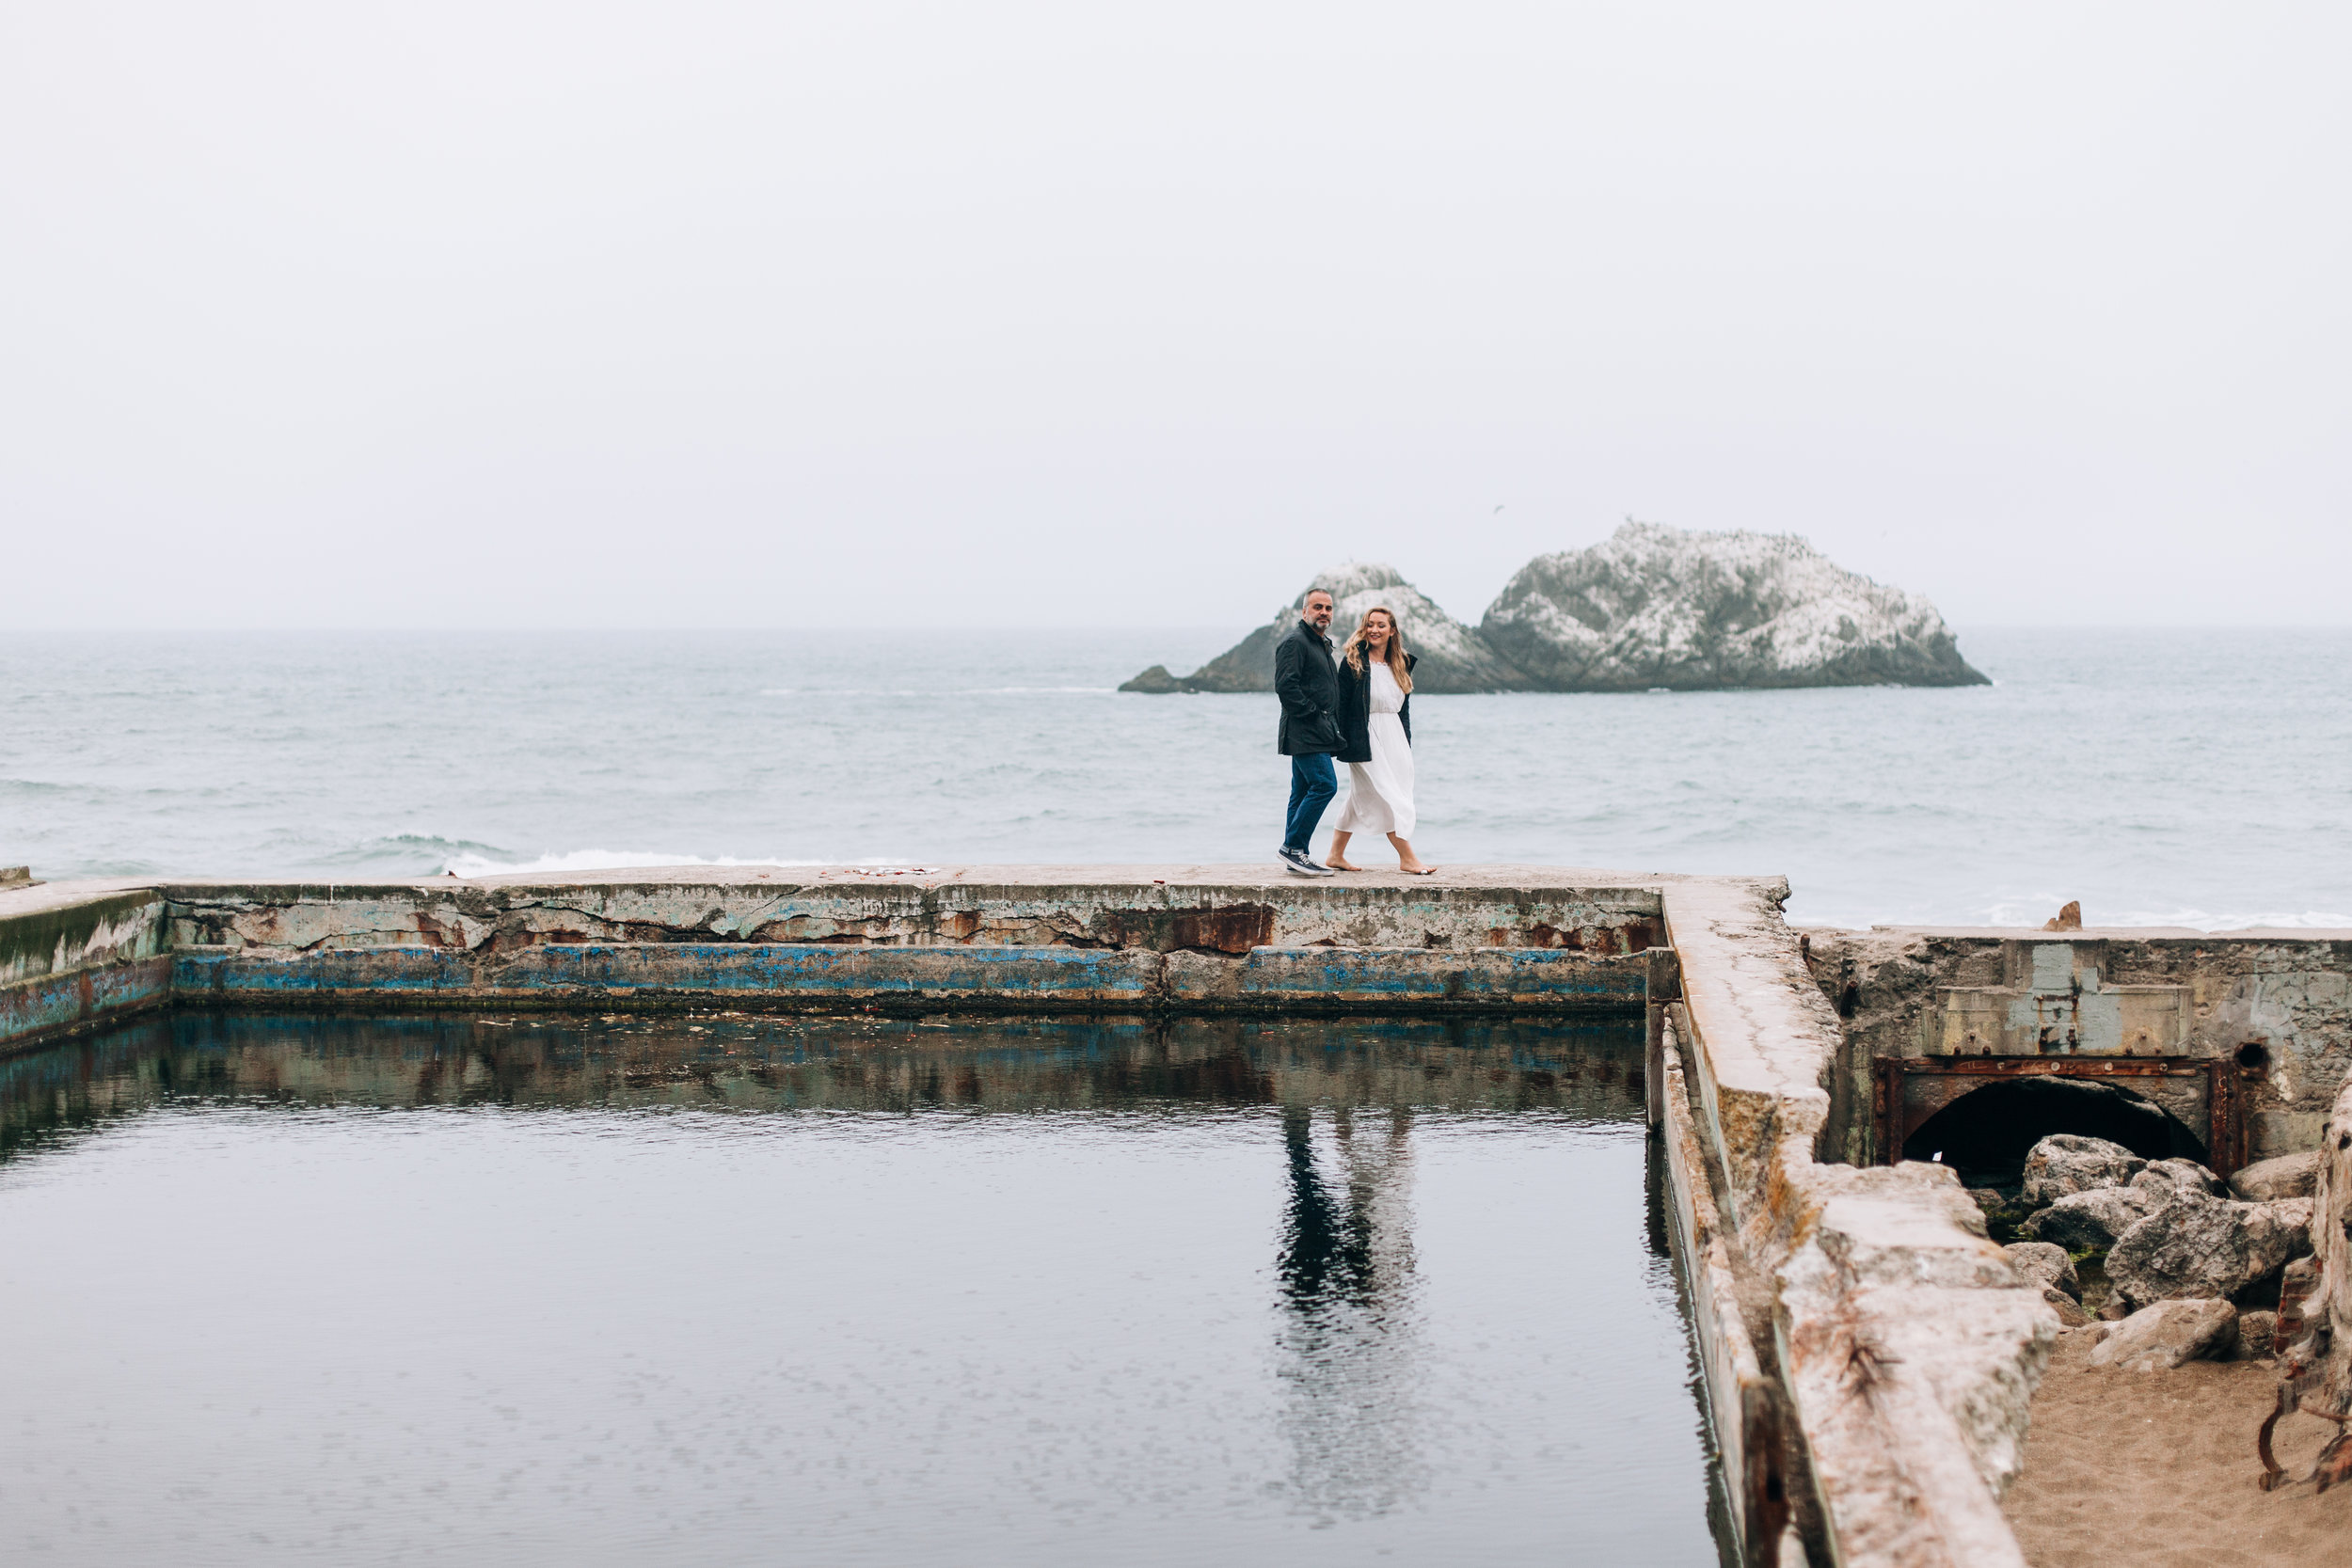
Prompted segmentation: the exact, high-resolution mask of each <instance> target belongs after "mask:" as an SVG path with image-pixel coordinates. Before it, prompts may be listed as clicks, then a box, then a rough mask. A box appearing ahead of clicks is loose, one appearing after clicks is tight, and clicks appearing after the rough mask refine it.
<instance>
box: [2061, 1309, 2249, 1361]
mask: <svg viewBox="0 0 2352 1568" xmlns="http://www.w3.org/2000/svg"><path fill="white" fill-rule="evenodd" d="M2236 1348H2237V1308H2236V1307H2233V1306H2231V1305H2230V1304H2229V1303H2228V1302H2226V1301H2214V1300H2211V1299H2201V1300H2180V1301H2162V1302H2158V1303H2157V1304H2156V1305H2154V1306H2153V1307H2147V1308H2146V1309H2144V1310H2142V1311H2138V1312H2135V1313H2133V1314H2132V1315H2131V1316H2130V1317H2128V1318H2125V1319H2124V1320H2123V1321H2122V1323H2117V1324H2116V1325H2115V1326H2114V1327H2113V1328H2110V1329H2108V1330H2107V1332H2106V1337H2105V1338H2102V1339H2101V1340H2100V1341H2099V1342H2098V1343H2097V1344H2095V1345H2093V1346H2091V1347H2090V1364H2091V1365H2092V1366H2094V1367H2112V1368H2114V1369H2115V1370H2117V1371H2120V1372H2162V1371H2169V1370H2172V1369H2173V1368H2175V1367H2177V1366H2179V1365H2181V1364H2182V1363H2183V1362H2185V1361H2201V1360H2205V1359H2207V1358H2208V1357H2211V1356H2213V1355H2214V1354H2217V1353H2218V1354H2223V1355H2227V1354H2232V1353H2233V1351H2234V1350H2235V1349H2236Z"/></svg>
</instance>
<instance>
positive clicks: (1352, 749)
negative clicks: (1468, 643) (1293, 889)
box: [1274, 588, 1437, 877]
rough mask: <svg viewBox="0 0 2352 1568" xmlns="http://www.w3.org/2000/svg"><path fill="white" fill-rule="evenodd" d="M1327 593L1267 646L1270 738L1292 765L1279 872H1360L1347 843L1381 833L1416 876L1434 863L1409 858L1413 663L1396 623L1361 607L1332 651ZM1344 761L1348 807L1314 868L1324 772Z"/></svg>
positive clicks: (1328, 788) (1328, 785)
mask: <svg viewBox="0 0 2352 1568" xmlns="http://www.w3.org/2000/svg"><path fill="white" fill-rule="evenodd" d="M1331 607H1332V601H1331V595H1330V594H1326V593H1325V592H1323V591H1322V590H1321V589H1319V588H1318V589H1316V590H1315V591H1314V592H1313V593H1311V594H1308V595H1307V604H1306V608H1305V610H1304V611H1303V612H1302V613H1301V615H1300V617H1299V622H1298V625H1297V626H1294V627H1292V628H1291V631H1290V634H1289V635H1288V636H1286V637H1284V638H1283V639H1282V640H1281V641H1279V642H1278V643H1276V644H1275V645H1274V694H1275V695H1276V696H1278V697H1279V698H1280V699H1281V700H1282V723H1281V729H1280V731H1279V735H1278V736H1277V742H1276V743H1277V745H1278V747H1279V750H1280V751H1281V753H1282V754H1283V755H1284V756H1286V757H1288V758H1290V759H1291V807H1290V820H1289V824H1288V831H1287V832H1284V834H1283V835H1282V851H1281V860H1282V863H1283V865H1284V866H1286V867H1288V868H1289V869H1290V870H1292V871H1294V872H1296V873H1297V874H1298V875H1299V876H1301V877H1328V876H1330V875H1331V874H1332V873H1333V872H1335V871H1359V870H1361V869H1363V868H1362V867H1361V866H1358V865H1351V864H1350V863H1348V859H1347V841H1348V840H1349V839H1350V838H1351V837H1353V836H1354V835H1355V834H1357V833H1359V832H1373V833H1386V834H1388V835H1389V842H1390V843H1391V844H1393V845H1394V846H1396V859H1397V863H1398V864H1399V865H1401V866H1403V867H1404V868H1405V869H1406V871H1409V872H1412V873H1414V874H1415V875H1417V876H1427V875H1429V874H1430V873H1431V872H1433V871H1435V870H1436V869H1437V867H1435V866H1430V865H1423V864H1422V863H1421V857H1420V856H1419V855H1416V854H1414V853H1413V845H1412V832H1413V718H1412V703H1413V665H1414V663H1415V660H1414V657H1413V656H1412V655H1411V654H1408V653H1406V651H1405V639H1404V637H1403V636H1402V635H1401V634H1400V633H1399V632H1398V630H1397V626H1396V617H1395V615H1393V614H1391V612H1390V611H1389V610H1378V609H1375V610H1366V611H1364V616H1363V619H1362V620H1361V621H1360V622H1359V623H1358V625H1357V626H1356V630H1355V633H1354V634H1353V635H1352V636H1350V637H1349V638H1348V640H1347V645H1346V646H1345V647H1343V648H1342V649H1341V650H1340V651H1339V653H1338V654H1337V655H1334V654H1333V653H1332V650H1331V639H1330V637H1329V635H1328V628H1329V627H1330V625H1331ZM1335 757H1336V758H1337V759H1338V760H1340V761H1341V762H1343V763H1345V764H1347V778H1348V795H1347V805H1346V807H1345V808H1344V809H1343V811H1341V813H1340V822H1339V826H1338V827H1337V828H1336V829H1334V830H1333V831H1332V833H1331V851H1330V853H1329V854H1328V855H1327V856H1325V857H1324V861H1323V863H1321V864H1318V863H1316V862H1315V860H1314V857H1313V856H1312V855H1311V854H1309V853H1308V847H1309V845H1310V843H1311V841H1312V839H1313V838H1314V832H1315V824H1316V823H1317V822H1320V821H1321V820H1322V819H1323V808H1324V807H1326V806H1327V805H1329V804H1330V803H1331V797H1333V796H1334V795H1337V794H1338V793H1339V788H1340V785H1339V777H1338V774H1337V773H1336V772H1335V771H1334V769H1333V768H1332V767H1331V763H1332V759H1333V758H1335Z"/></svg>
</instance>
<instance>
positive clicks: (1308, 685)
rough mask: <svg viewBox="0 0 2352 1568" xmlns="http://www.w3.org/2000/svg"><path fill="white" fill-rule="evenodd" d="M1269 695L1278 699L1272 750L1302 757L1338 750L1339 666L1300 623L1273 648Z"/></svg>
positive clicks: (1319, 638)
mask: <svg viewBox="0 0 2352 1568" xmlns="http://www.w3.org/2000/svg"><path fill="white" fill-rule="evenodd" d="M1274 694H1275V695H1276V696H1277V697H1279V698H1281V699H1282V724H1281V728H1280V729H1279V730H1278V731H1277V732H1276V734H1275V749H1276V750H1277V751H1279V752H1281V753H1282V754H1283V755H1284V756H1286V757H1304V756H1313V755H1315V754H1317V753H1318V752H1321V753H1326V754H1327V753H1329V752H1336V751H1338V750H1339V749H1340V721H1339V706H1340V667H1339V665H1338V664H1336V663H1334V662H1333V661H1332V658H1331V643H1330V641H1329V640H1328V639H1327V638H1325V637H1324V636H1323V635H1322V634H1321V633H1320V632H1318V631H1316V630H1315V628H1314V627H1312V626H1309V625H1308V624H1307V623H1306V622H1304V621H1301V622H1299V623H1298V625H1296V626H1293V627H1292V628H1291V629H1290V631H1289V633H1288V635H1286V636H1285V637H1283V639H1282V640H1281V641H1279V642H1277V643H1276V644H1274Z"/></svg>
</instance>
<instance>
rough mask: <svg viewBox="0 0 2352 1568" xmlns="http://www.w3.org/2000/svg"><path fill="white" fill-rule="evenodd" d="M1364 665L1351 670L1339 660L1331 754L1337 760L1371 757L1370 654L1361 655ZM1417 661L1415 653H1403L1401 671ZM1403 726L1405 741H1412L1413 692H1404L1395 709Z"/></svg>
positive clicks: (1369, 759)
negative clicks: (1336, 744)
mask: <svg viewBox="0 0 2352 1568" xmlns="http://www.w3.org/2000/svg"><path fill="white" fill-rule="evenodd" d="M1363 660H1364V667H1363V668H1362V669H1361V670H1351V669H1349V668H1348V667H1347V660H1346V659H1345V658H1344V657H1343V658H1342V659H1341V660H1340V741H1341V745H1340V749H1339V750H1338V751H1337V752H1333V753H1332V755H1333V756H1334V757H1336V758H1337V759H1338V760H1339V761H1341V762H1370V761H1371V760H1372V656H1371V655H1370V654H1365V655H1363ZM1420 662H1421V657H1420V656H1419V655H1417V654H1406V656H1405V673H1406V674H1408V675H1409V674H1411V673H1413V666H1414V665H1416V664H1419V663H1420ZM1396 716H1397V718H1398V719H1399V720H1400V721H1403V722H1404V725H1405V743H1406V745H1408V746H1409V745H1411V744H1412V741H1413V694H1412V693H1411V692H1409V691H1407V692H1406V694H1405V703H1404V705H1403V706H1401V707H1399V708H1398V709H1397V710H1396Z"/></svg>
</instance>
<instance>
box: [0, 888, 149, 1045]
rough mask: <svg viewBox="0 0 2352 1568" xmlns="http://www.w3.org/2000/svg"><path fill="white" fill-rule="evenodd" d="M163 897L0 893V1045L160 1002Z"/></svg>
mask: <svg viewBox="0 0 2352 1568" xmlns="http://www.w3.org/2000/svg"><path fill="white" fill-rule="evenodd" d="M170 984H171V960H170V959H169V958H167V957H166V956H165V939H164V901H163V899H162V898H161V897H159V896H158V895H156V894H154V893H153V892H151V891H150V890H147V889H142V888H129V889H123V888H117V887H113V886H111V885H102V886H99V887H94V888H80V889H75V888H72V887H68V888H66V889H63V890H61V889H59V888H58V887H56V886H55V885H51V884H39V885H35V886H32V887H29V888H16V889H11V890H9V891H8V892H5V893H0V1052H5V1051H8V1050H9V1049H12V1048H14V1047H16V1046H20V1045H25V1044H30V1043H33V1042H36V1041H40V1040H47V1039H56V1038H59V1037H64V1036H67V1035H71V1034H74V1033H77V1032H79V1031H82V1030H86V1029H92V1028H96V1027H98V1026H100V1025H102V1024H104V1023H109V1022H114V1021H116V1020H119V1019H121V1018H124V1017H126V1016H128V1015H130V1014H133V1013H136V1012H139V1011H141V1010H143V1009H145V1008H149V1007H153V1006H161V1005H162V1004H163V1002H164V1000H165V999H166V997H167V993H168V991H169V990H170Z"/></svg>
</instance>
